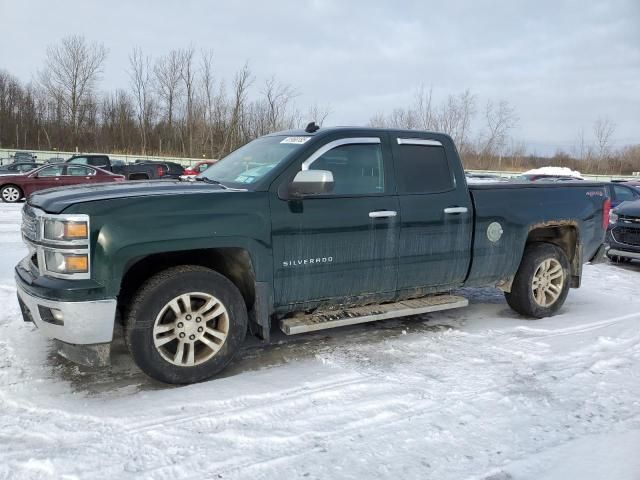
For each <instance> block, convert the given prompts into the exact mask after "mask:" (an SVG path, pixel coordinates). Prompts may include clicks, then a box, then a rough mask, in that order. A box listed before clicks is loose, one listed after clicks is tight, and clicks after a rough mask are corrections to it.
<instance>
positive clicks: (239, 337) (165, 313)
mask: <svg viewBox="0 0 640 480" xmlns="http://www.w3.org/2000/svg"><path fill="white" fill-rule="evenodd" d="M246 331H247V309H246V305H245V302H244V299H243V298H242V295H241V294H240V291H239V290H238V289H237V288H236V286H235V285H234V284H233V283H232V282H231V281H230V280H228V279H227V278H226V277H224V276H223V275H220V274H219V273H217V272H215V271H213V270H210V269H208V268H205V267H200V266H195V265H187V266H180V267H173V268H169V269H167V270H164V271H162V272H160V273H158V274H156V275H154V276H153V277H151V278H150V279H149V280H147V281H146V282H145V283H144V284H143V285H142V287H140V289H139V290H138V291H137V293H136V294H135V295H134V297H133V299H132V300H131V308H130V309H129V311H128V312H127V314H126V318H125V325H124V335H125V341H126V343H127V346H128V347H129V351H130V352H131V355H132V356H133V359H134V361H135V362H136V364H137V365H138V366H139V367H140V369H141V370H142V371H144V372H145V373H146V374H147V375H149V376H150V377H152V378H154V379H156V380H160V381H161V382H165V383H175V384H187V383H195V382H200V381H203V380H206V379H208V378H210V377H212V376H213V375H215V374H216V373H218V372H220V371H221V370H223V369H224V368H225V367H226V366H227V365H228V364H229V362H230V361H231V360H232V359H233V357H234V355H235V354H236V353H237V351H238V350H239V349H240V347H241V345H242V342H243V341H244V337H245V334H246Z"/></svg>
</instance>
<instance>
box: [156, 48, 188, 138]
mask: <svg viewBox="0 0 640 480" xmlns="http://www.w3.org/2000/svg"><path fill="white" fill-rule="evenodd" d="M181 64H182V55H181V52H180V51H178V50H172V51H170V52H169V53H168V54H167V55H165V56H163V57H161V58H160V59H159V60H158V61H157V62H156V64H155V66H154V69H153V72H154V75H155V87H156V90H157V92H158V96H159V97H160V100H161V101H162V103H163V107H164V110H165V117H166V120H167V123H168V125H169V129H170V130H171V128H172V127H173V120H174V110H175V106H176V104H177V103H178V102H179V101H180V96H181V94H182V89H181V84H180V79H181Z"/></svg>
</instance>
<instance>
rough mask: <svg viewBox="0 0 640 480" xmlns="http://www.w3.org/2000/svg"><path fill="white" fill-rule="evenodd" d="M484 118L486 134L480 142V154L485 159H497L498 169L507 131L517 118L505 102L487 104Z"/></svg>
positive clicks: (516, 121) (513, 125)
mask: <svg viewBox="0 0 640 480" xmlns="http://www.w3.org/2000/svg"><path fill="white" fill-rule="evenodd" d="M484 117H485V121H486V122H487V123H486V132H485V135H484V138H483V139H482V140H481V147H480V153H481V155H482V156H483V157H485V158H489V159H491V158H494V157H496V156H497V157H498V168H500V166H501V157H502V154H503V150H504V147H505V145H506V141H507V138H508V134H509V131H510V130H512V129H513V128H514V127H515V126H516V125H517V123H518V116H517V115H516V113H515V110H514V108H513V107H512V106H511V105H510V104H509V102H507V101H506V100H501V101H500V102H498V104H495V103H494V102H492V101H489V102H487V104H486V107H485V111H484Z"/></svg>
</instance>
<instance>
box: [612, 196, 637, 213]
mask: <svg viewBox="0 0 640 480" xmlns="http://www.w3.org/2000/svg"><path fill="white" fill-rule="evenodd" d="M614 211H615V212H616V213H617V214H619V215H627V216H629V217H640V200H634V201H633V202H622V203H621V204H620V205H618V206H617V207H616V208H615V209H614Z"/></svg>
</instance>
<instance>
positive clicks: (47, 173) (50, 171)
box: [38, 165, 64, 177]
mask: <svg viewBox="0 0 640 480" xmlns="http://www.w3.org/2000/svg"><path fill="white" fill-rule="evenodd" d="M63 168H64V166H63V165H52V166H51V167H47V168H43V169H42V170H40V171H39V172H38V177H59V176H60V175H62V170H63Z"/></svg>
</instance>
